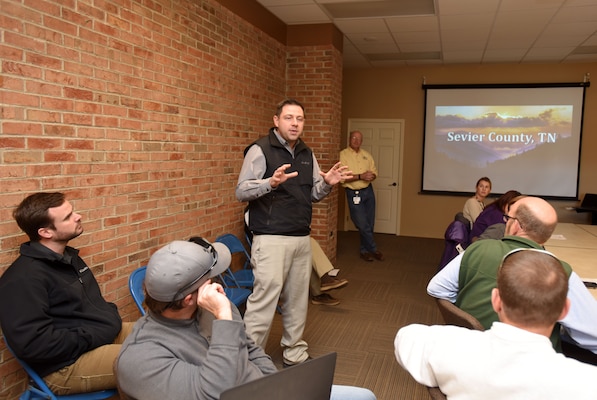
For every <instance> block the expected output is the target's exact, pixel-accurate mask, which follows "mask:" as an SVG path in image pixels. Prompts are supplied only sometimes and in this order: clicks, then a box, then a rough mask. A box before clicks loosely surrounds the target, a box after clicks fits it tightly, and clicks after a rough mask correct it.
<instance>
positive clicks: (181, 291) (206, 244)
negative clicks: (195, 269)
mask: <svg viewBox="0 0 597 400" xmlns="http://www.w3.org/2000/svg"><path fill="white" fill-rule="evenodd" d="M189 242H193V243H195V244H198V245H199V246H201V247H203V248H204V249H205V250H208V251H209V252H211V258H212V259H213V262H212V263H211V267H209V268H208V269H207V271H205V272H204V273H202V274H201V275H199V277H198V278H196V279H194V280H193V281H192V282H191V283H188V284H187V285H185V286H183V287H182V288H180V289H179V290H178V291H177V292H176V293H175V294H174V297H172V303H174V302H175V301H177V297H178V296H180V295H182V294H184V293H185V292H186V291H187V290H189V289H190V288H192V287H193V285H195V284H196V283H197V282H199V281H200V280H201V279H203V278H205V276H206V275H207V274H209V273H210V272H211V270H212V269H214V267H215V265H216V263H217V262H218V252H217V251H216V249H214V247H213V246H212V244H211V243H209V242H207V241H206V240H205V239H203V238H200V237H198V236H194V237H192V238H190V239H189Z"/></svg>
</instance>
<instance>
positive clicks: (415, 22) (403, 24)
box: [385, 16, 439, 32]
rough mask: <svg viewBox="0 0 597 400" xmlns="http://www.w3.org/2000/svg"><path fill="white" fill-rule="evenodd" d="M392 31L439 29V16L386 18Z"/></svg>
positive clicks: (428, 30)
mask: <svg viewBox="0 0 597 400" xmlns="http://www.w3.org/2000/svg"><path fill="white" fill-rule="evenodd" d="M385 22H386V24H387V26H388V28H389V29H390V30H391V31H392V32H430V31H438V30H439V25H438V18H437V17H435V16H416V17H393V18H385Z"/></svg>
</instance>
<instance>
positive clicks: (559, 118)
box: [434, 105, 573, 167]
mask: <svg viewBox="0 0 597 400" xmlns="http://www.w3.org/2000/svg"><path fill="white" fill-rule="evenodd" d="M435 110H436V115H435V140H434V141H435V146H436V151H437V152H441V153H445V154H446V155H448V156H449V158H456V159H460V160H461V161H464V160H467V161H468V163H469V164H471V165H474V166H478V167H483V166H485V165H486V164H488V163H493V162H495V161H497V160H505V159H508V158H510V157H512V156H515V155H520V154H523V153H525V152H527V151H529V150H533V149H535V148H536V147H537V146H540V145H542V144H547V143H554V142H557V141H558V140H562V139H564V138H569V137H570V136H571V130H572V112H573V107H572V106H568V105H557V106H553V105H541V106H466V107H463V106H438V107H436V109H435Z"/></svg>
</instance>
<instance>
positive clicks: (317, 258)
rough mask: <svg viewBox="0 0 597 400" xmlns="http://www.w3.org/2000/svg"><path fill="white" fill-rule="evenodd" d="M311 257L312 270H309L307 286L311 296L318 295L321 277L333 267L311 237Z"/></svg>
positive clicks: (317, 243)
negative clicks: (309, 275) (309, 277)
mask: <svg viewBox="0 0 597 400" xmlns="http://www.w3.org/2000/svg"><path fill="white" fill-rule="evenodd" d="M311 258H312V263H313V271H312V272H311V279H310V282H309V288H310V289H311V295H312V296H319V295H320V294H321V277H322V276H324V275H325V274H327V273H328V272H330V271H331V270H333V269H334V266H333V265H332V263H331V262H330V259H329V258H328V256H327V255H326V254H325V253H324V251H323V249H322V248H321V246H320V245H319V242H317V240H315V239H313V238H311Z"/></svg>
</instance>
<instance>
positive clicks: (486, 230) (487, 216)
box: [470, 190, 520, 243]
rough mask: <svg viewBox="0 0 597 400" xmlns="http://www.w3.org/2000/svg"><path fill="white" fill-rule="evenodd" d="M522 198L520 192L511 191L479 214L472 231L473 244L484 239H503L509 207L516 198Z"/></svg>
mask: <svg viewBox="0 0 597 400" xmlns="http://www.w3.org/2000/svg"><path fill="white" fill-rule="evenodd" d="M518 196H520V192H518V191H516V190H509V191H507V192H506V193H504V194H503V195H501V196H500V197H498V199H497V200H496V201H494V202H493V203H491V204H490V205H488V206H487V207H485V209H484V210H483V211H482V212H481V214H479V216H478V217H477V219H476V220H475V223H474V224H473V229H471V234H470V238H471V243H472V242H474V241H476V240H478V239H480V238H483V239H501V238H502V237H503V236H504V228H505V226H506V223H505V222H504V214H506V213H507V212H508V206H509V205H510V204H511V203H512V200H514V199H515V198H516V197H518Z"/></svg>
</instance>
